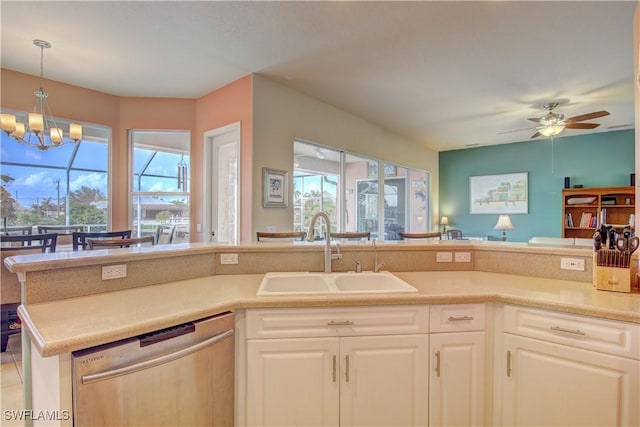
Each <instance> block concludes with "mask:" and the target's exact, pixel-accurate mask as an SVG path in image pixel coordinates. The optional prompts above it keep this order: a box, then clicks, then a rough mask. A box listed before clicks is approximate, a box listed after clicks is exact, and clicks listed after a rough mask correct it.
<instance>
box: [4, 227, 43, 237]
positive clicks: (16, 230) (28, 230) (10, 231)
mask: <svg viewBox="0 0 640 427" xmlns="http://www.w3.org/2000/svg"><path fill="white" fill-rule="evenodd" d="M32 233H33V227H32V226H30V225H25V226H21V225H20V226H17V225H16V226H13V225H10V226H8V227H7V228H3V229H2V232H1V234H2V235H3V236H16V235H19V236H26V235H29V234H32ZM38 233H39V234H40V232H38Z"/></svg>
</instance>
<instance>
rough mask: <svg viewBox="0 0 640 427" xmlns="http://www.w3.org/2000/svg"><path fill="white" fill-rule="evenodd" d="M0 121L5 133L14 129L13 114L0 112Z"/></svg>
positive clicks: (14, 119) (14, 118) (14, 117)
mask: <svg viewBox="0 0 640 427" xmlns="http://www.w3.org/2000/svg"><path fill="white" fill-rule="evenodd" d="M0 123H2V130H3V131H5V132H7V133H12V132H14V131H15V130H16V116H14V115H13V114H0Z"/></svg>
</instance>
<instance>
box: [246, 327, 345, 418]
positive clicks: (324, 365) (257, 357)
mask: <svg viewBox="0 0 640 427" xmlns="http://www.w3.org/2000/svg"><path fill="white" fill-rule="evenodd" d="M338 344H339V339H338V338H308V339H305V338H297V339H273V340H248V341H247V360H249V363H248V367H247V424H248V425H250V426H308V425H313V426H337V425H338V423H339V412H338V405H339V387H340V386H339V384H340V378H339V373H338V368H339V367H338V366H337V364H338V357H337V356H338V353H339V346H338Z"/></svg>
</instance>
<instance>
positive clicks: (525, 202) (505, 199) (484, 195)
mask: <svg viewBox="0 0 640 427" xmlns="http://www.w3.org/2000/svg"><path fill="white" fill-rule="evenodd" d="M469 196H470V197H469V199H470V200H469V211H470V212H469V213H471V214H526V213H529V187H528V174H527V172H520V173H505V174H499V175H482V176H472V177H469Z"/></svg>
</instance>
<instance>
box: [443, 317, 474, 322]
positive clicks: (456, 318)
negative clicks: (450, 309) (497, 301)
mask: <svg viewBox="0 0 640 427" xmlns="http://www.w3.org/2000/svg"><path fill="white" fill-rule="evenodd" d="M461 320H473V316H458V317H454V316H449V322H459V321H461Z"/></svg>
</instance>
